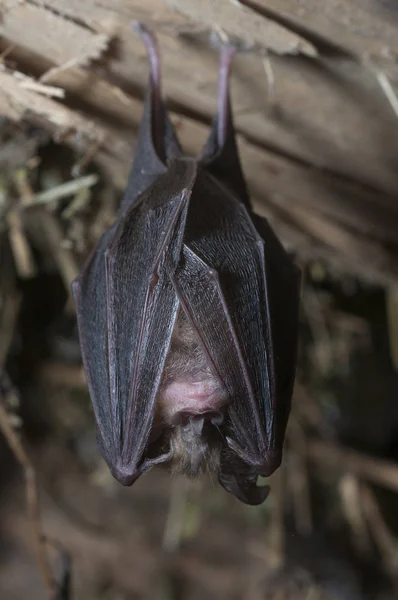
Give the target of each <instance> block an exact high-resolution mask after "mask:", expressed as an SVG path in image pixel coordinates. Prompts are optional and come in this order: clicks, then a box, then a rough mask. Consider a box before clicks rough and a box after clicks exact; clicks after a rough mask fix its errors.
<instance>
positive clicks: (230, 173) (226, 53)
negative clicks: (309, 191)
mask: <svg viewBox="0 0 398 600" xmlns="http://www.w3.org/2000/svg"><path fill="white" fill-rule="evenodd" d="M234 54H235V48H233V47H232V46H223V47H222V49H221V54H220V69H219V81H218V107H217V115H216V116H215V118H214V119H213V124H212V128H211V131H210V135H209V138H208V140H207V142H206V144H205V147H204V148H203V150H202V154H201V161H202V162H203V164H204V165H205V166H206V169H207V170H208V171H209V172H210V173H211V174H212V175H213V176H214V177H216V178H217V179H218V180H219V181H220V182H221V183H223V184H224V185H225V186H226V187H227V188H229V190H230V191H231V192H232V193H233V194H234V195H235V196H237V197H238V198H239V199H240V200H241V201H242V202H243V203H244V204H245V205H246V206H247V207H249V208H250V200H249V194H248V191H247V185H246V180H245V177H244V175H243V170H242V166H241V163H240V159H239V153H238V147H237V144H236V134H235V127H234V123H233V117H232V111H231V101H230V94H229V74H230V70H231V63H232V59H233V56H234Z"/></svg>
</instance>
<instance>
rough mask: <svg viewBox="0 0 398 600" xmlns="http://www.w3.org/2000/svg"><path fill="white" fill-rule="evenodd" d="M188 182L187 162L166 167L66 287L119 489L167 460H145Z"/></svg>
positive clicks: (191, 171)
mask: <svg viewBox="0 0 398 600" xmlns="http://www.w3.org/2000/svg"><path fill="white" fill-rule="evenodd" d="M194 178H195V164H194V163H193V162H187V161H185V162H182V163H181V164H180V163H179V162H178V161H177V163H176V164H175V165H171V166H170V168H169V170H168V171H167V172H166V173H165V174H164V175H162V176H161V177H159V179H158V180H157V181H156V183H155V184H154V185H152V186H151V187H150V188H149V190H147V191H146V192H144V194H142V196H141V197H140V198H139V199H138V201H137V203H136V204H135V205H133V206H132V207H130V208H129V209H128V210H127V212H126V213H125V214H124V216H122V217H121V219H119V221H118V222H117V223H116V224H115V225H114V226H113V227H112V228H111V229H110V230H108V231H107V232H106V233H105V234H104V236H103V238H102V240H101V242H100V244H99V246H98V247H97V249H96V251H95V253H94V254H93V255H92V257H91V258H90V259H89V261H88V263H87V264H86V266H85V268H84V269H83V271H82V273H81V275H80V276H79V277H78V279H77V280H76V281H75V282H74V284H73V293H74V297H75V301H76V305H77V319H78V327H79V335H80V340H81V346H82V354H83V363H84V368H85V372H86V376H87V381H88V386H89V390H90V395H91V398H92V402H93V406H94V411H95V416H96V421H97V426H98V432H99V440H100V444H101V447H102V452H103V454H104V457H105V459H106V460H107V462H108V464H109V466H110V468H111V470H112V472H113V474H114V476H115V477H116V478H117V479H118V480H119V481H121V482H122V483H124V484H126V485H129V484H131V483H133V481H134V480H135V479H136V478H137V477H138V476H139V475H140V474H141V472H142V471H143V470H145V469H146V468H147V467H149V466H150V465H151V464H153V463H154V462H161V461H164V460H167V456H160V457H157V459H153V460H149V462H148V461H146V462H145V456H144V455H145V450H146V449H147V446H148V440H149V435H150V430H151V425H152V421H153V414H154V405H155V400H156V394H157V390H158V387H159V383H160V378H161V375H162V371H163V365H164V361H165V358H166V355H167V352H168V348H169V344H170V338H171V334H172V330H173V326H174V321H175V317H176V313H177V309H178V304H179V302H178V298H177V295H176V293H175V290H174V288H173V286H172V284H171V281H170V273H171V272H172V271H173V270H174V269H175V265H176V264H177V262H178V260H179V257H180V253H181V247H182V236H183V232H184V227H185V219H186V213H187V207H188V202H189V197H190V190H191V188H192V185H193V180H194Z"/></svg>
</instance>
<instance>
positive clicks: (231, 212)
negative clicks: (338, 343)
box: [173, 173, 299, 504]
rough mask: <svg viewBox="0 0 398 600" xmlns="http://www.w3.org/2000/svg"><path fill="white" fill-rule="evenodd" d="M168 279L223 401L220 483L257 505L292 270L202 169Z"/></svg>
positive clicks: (277, 403)
mask: <svg viewBox="0 0 398 600" xmlns="http://www.w3.org/2000/svg"><path fill="white" fill-rule="evenodd" d="M173 281H174V285H175V289H176V291H177V294H178V296H179V298H180V301H181V304H182V306H183V307H184V310H185V311H186V313H187V315H188V316H189V318H190V320H191V323H192V326H193V327H194V329H195V330H196V332H197V334H198V336H199V338H200V339H201V341H202V344H203V347H204V349H205V351H206V353H207V355H208V358H209V361H210V364H211V365H212V366H213V369H214V371H215V373H216V374H217V376H218V377H219V379H220V380H221V382H222V383H223V385H224V387H225V389H226V390H227V392H228V396H229V398H230V399H231V404H230V405H229V408H228V413H227V414H228V422H227V425H226V427H225V428H224V431H223V435H225V439H226V442H227V448H226V449H225V451H223V454H222V456H221V470H220V474H219V479H220V483H221V484H222V485H223V486H224V487H225V488H226V489H227V490H228V491H230V492H232V493H234V494H235V495H236V496H237V497H239V498H240V499H241V500H243V501H245V502H248V503H251V504H256V503H259V502H262V501H263V499H264V495H266V493H267V491H266V489H264V488H256V486H255V482H256V479H257V475H259V474H261V475H270V474H271V473H272V472H273V471H274V470H275V469H276V468H277V467H278V466H279V464H280V461H281V455H282V445H283V440H284V434H285V429H286V424H287V418H288V415H289V411H290V402H291V395H292V387H293V381H294V370H295V358H296V347H297V313H298V304H299V286H298V276H297V271H296V268H295V267H294V266H293V264H292V263H291V261H290V259H289V257H288V256H287V254H286V253H285V251H284V249H283V248H282V246H281V245H280V243H279V242H278V240H277V238H276V237H275V235H274V233H273V232H272V230H271V228H270V227H269V226H268V224H267V223H266V222H262V223H261V232H260V231H258V229H257V228H255V226H254V225H253V221H252V219H251V217H250V215H249V213H248V212H247V210H246V208H245V207H244V205H243V204H242V203H240V202H239V201H238V200H236V199H235V198H234V197H233V196H232V195H228V194H226V192H225V189H224V188H223V187H222V186H219V184H218V183H217V182H216V181H215V180H214V179H213V178H212V177H209V176H208V175H206V174H203V173H202V174H201V176H200V177H199V178H198V181H197V183H196V185H195V188H194V190H193V194H192V199H191V205H190V211H189V215H188V221H187V230H186V236H185V244H184V251H183V260H182V261H181V262H180V264H179V266H178V268H177V270H176V272H175V274H174V278H173Z"/></svg>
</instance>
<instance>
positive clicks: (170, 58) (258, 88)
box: [0, 0, 398, 282]
mask: <svg viewBox="0 0 398 600" xmlns="http://www.w3.org/2000/svg"><path fill="white" fill-rule="evenodd" d="M257 3H258V4H260V5H262V6H263V7H265V8H266V9H267V17H266V18H265V17H262V16H261V15H259V14H257V13H254V12H253V11H251V10H250V9H249V8H246V7H242V6H241V5H239V2H237V1H236V2H232V1H230V0H220V2H217V3H214V2H210V0H195V1H194V0H192V1H191V0H184V1H182V0H181V1H179V0H164V1H163V0H147V1H146V2H145V3H142V2H138V0H131V1H130V0H129V1H128V0H120V1H119V2H117V3H115V2H113V1H112V0H103V1H102V2H96V1H95V0H85V2H84V3H82V2H80V0H48V1H47V2H43V3H41V2H40V3H39V2H31V1H27V2H24V3H16V2H14V1H11V0H6V1H2V2H0V10H1V12H2V20H1V22H0V34H1V35H2V37H3V41H2V47H3V48H6V47H7V46H9V44H13V45H14V49H13V51H12V53H11V55H10V56H11V57H12V58H13V59H14V60H15V62H16V67H17V69H18V70H22V71H25V72H29V73H30V74H33V75H34V76H35V77H36V78H37V79H38V80H41V81H42V83H43V84H44V83H45V84H48V86H58V87H59V88H61V89H62V90H64V91H65V98H64V99H63V100H62V99H57V98H51V97H48V96H46V95H44V94H43V93H38V92H37V91H34V90H33V89H26V88H24V87H23V86H22V84H21V80H20V78H19V77H18V74H17V73H15V72H13V71H12V69H9V70H5V71H4V70H3V72H1V73H0V113H1V114H3V115H6V116H8V117H9V118H11V119H13V120H21V119H25V118H29V119H34V120H36V121H37V120H39V122H40V123H42V124H43V125H45V126H47V125H48V126H49V127H51V130H52V131H54V133H57V134H65V133H66V132H69V133H70V134H71V135H69V140H70V141H71V143H78V144H80V145H84V143H86V142H87V140H92V139H98V140H99V142H100V150H99V154H98V159H99V160H100V161H101V162H102V163H103V164H104V165H105V166H106V167H107V168H108V170H109V172H111V174H112V176H113V178H114V180H115V181H116V183H117V185H118V186H120V187H122V186H123V184H124V183H125V180H126V176H127V170H128V168H129V164H130V161H131V156H132V143H133V140H134V136H135V131H136V128H137V125H138V123H139V120H140V117H141V112H142V111H141V109H142V105H141V98H142V95H143V90H144V87H145V84H146V79H147V73H148V65H147V59H146V56H145V49H144V48H143V46H142V44H141V42H140V40H139V39H138V37H137V36H136V35H135V34H134V33H133V32H132V31H131V27H130V25H131V21H132V20H133V19H139V20H143V21H145V22H146V23H148V24H149V25H150V26H152V27H153V28H154V29H155V30H156V31H157V32H158V35H159V43H160V45H161V48H162V60H163V67H164V86H165V90H166V94H167V97H168V99H169V103H170V106H171V107H172V108H173V109H174V113H175V114H174V119H175V120H177V121H178V131H179V135H180V137H181V139H182V142H183V144H184V146H185V148H186V149H187V151H188V152H192V153H195V152H197V151H198V150H199V149H200V147H201V144H202V143H203V141H204V139H205V137H206V133H207V126H206V125H207V124H208V123H209V122H210V119H211V116H212V114H213V112H214V109H215V102H216V81H217V60H218V58H217V52H216V51H215V50H214V48H212V47H211V44H210V42H209V34H210V32H211V29H212V28H213V29H214V28H215V29H219V28H221V29H222V31H223V32H224V33H225V34H226V35H228V36H232V37H233V38H234V39H235V40H238V41H239V42H240V44H241V46H242V47H247V48H250V50H249V51H248V52H245V53H243V54H240V55H239V56H238V57H237V58H236V60H235V63H234V70H233V77H232V95H233V106H234V112H235V117H236V119H235V120H236V124H237V128H238V131H239V133H240V147H241V151H242V157H243V162H244V166H245V170H246V173H247V175H248V179H249V184H250V188H251V190H252V193H253V195H254V198H255V205H256V209H257V210H258V211H259V212H262V213H267V215H268V216H269V217H270V218H271V219H272V220H273V221H274V222H275V225H276V227H279V230H280V232H281V234H282V235H283V236H284V238H285V240H286V243H287V244H288V245H290V246H292V247H293V248H294V249H296V250H297V251H298V252H299V254H301V255H303V256H305V257H308V256H314V257H315V256H322V257H327V258H328V259H329V260H331V261H332V262H334V263H336V262H337V263H339V262H340V263H341V265H343V266H344V268H347V269H348V270H356V271H358V270H360V271H361V272H363V274H364V275H365V276H366V275H368V276H369V277H371V278H372V279H375V280H379V281H383V282H385V281H391V280H395V279H396V278H397V275H398V266H397V265H398V263H397V257H398V235H397V234H396V232H397V231H398V202H397V200H396V198H397V195H398V168H397V166H398V165H397V163H398V159H397V156H398V116H397V115H396V114H394V111H393V109H392V107H391V105H390V104H389V102H388V100H387V98H386V96H385V95H384V94H383V91H382V89H381V87H380V85H379V83H378V81H377V78H376V75H377V73H378V72H380V70H382V72H383V73H384V74H386V75H387V76H388V77H389V78H390V81H391V82H392V85H393V87H394V85H395V79H394V78H395V77H396V78H397V81H398V76H397V66H396V60H397V57H398V43H397V40H398V35H395V36H394V34H397V33H398V31H397V17H398V7H396V6H395V5H394V2H392V1H390V2H388V1H385V2H383V3H377V7H376V4H375V3H373V2H371V1H370V0H367V1H365V2H362V3H361V6H360V7H358V3H355V2H353V1H350V0H346V1H345V2H341V1H339V2H337V0H325V2H322V6H320V5H319V4H318V3H317V2H316V1H315V0H303V1H302V2H300V3H297V2H293V1H292V0H281V1H279V0H278V1H277V0H270V1H268V0H267V2H266V1H265V0H257ZM319 40H321V41H323V43H320V42H319ZM328 44H329V46H330V47H331V45H332V44H334V45H335V46H336V47H337V46H338V47H339V48H341V53H340V55H339V53H338V52H337V53H334V54H333V52H331V53H328V52H327V51H325V48H326V49H327V48H328ZM267 50H271V55H270V57H269V59H270V65H271V69H272V74H273V78H274V80H275V83H274V88H273V90H272V91H273V93H272V95H271V98H269V89H268V86H267V78H266V75H265V70H264V59H265V55H266V52H267ZM295 53H296V54H295ZM349 55H352V57H353V58H351V59H348V58H347V57H348V56H349ZM99 56H100V57H99ZM397 87H398V86H397ZM48 93H49V95H51V94H50V90H49V92H48ZM76 106H77V107H78V109H76ZM74 132H75V133H78V134H79V135H78V137H76V136H73V133H74Z"/></svg>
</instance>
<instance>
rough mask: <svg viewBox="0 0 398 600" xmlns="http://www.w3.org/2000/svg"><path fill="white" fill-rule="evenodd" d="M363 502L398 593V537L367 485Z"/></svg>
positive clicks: (387, 569) (382, 556)
mask: <svg viewBox="0 0 398 600" xmlns="http://www.w3.org/2000/svg"><path fill="white" fill-rule="evenodd" d="M361 504H362V510H363V512H364V514H365V516H366V518H367V522H368V524H369V528H370V530H371V532H372V535H373V538H374V540H375V542H376V544H377V547H378V548H379V551H380V555H381V558H382V561H383V564H384V568H385V570H386V572H387V573H389V575H390V577H391V580H392V582H393V585H394V588H395V590H396V593H398V550H397V543H396V539H395V538H394V536H393V535H392V533H391V532H390V530H389V529H388V527H387V524H386V522H385V521H384V519H383V515H382V513H381V510H380V507H379V504H378V502H377V500H376V496H375V494H374V493H373V491H372V490H371V489H370V487H369V486H367V485H362V486H361Z"/></svg>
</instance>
